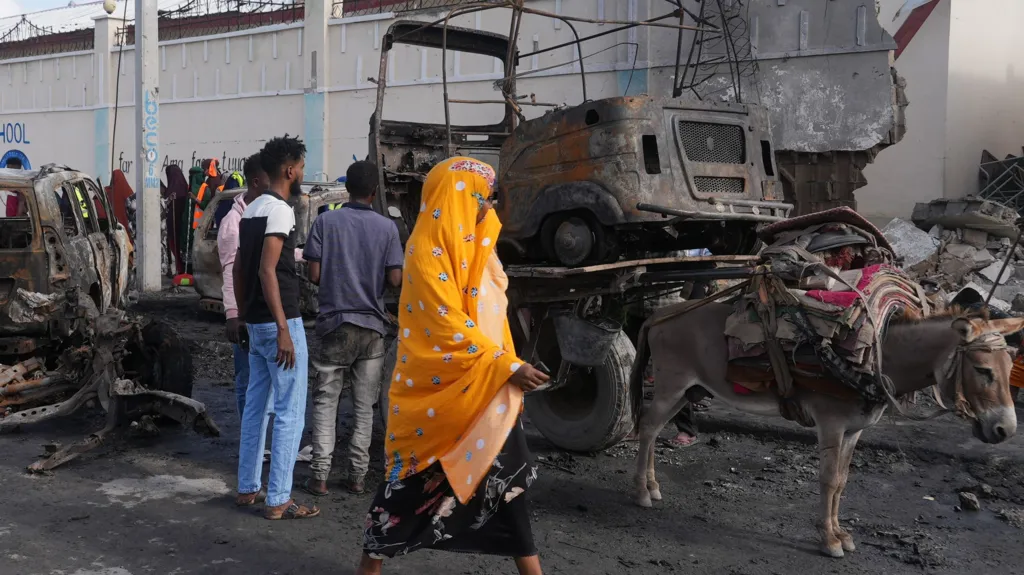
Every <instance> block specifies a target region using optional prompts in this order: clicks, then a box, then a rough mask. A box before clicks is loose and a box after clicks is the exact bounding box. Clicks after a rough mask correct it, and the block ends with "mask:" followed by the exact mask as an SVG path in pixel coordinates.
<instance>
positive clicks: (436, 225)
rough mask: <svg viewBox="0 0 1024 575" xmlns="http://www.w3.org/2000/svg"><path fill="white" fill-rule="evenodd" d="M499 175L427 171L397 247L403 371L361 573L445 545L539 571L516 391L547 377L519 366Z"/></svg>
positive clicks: (477, 169)
mask: <svg viewBox="0 0 1024 575" xmlns="http://www.w3.org/2000/svg"><path fill="white" fill-rule="evenodd" d="M493 186H494V170H493V169H492V168H491V167H490V166H488V165H487V164H484V163H482V162H478V161H476V160H473V159H470V158H452V159H450V160H447V161H445V162H442V163H440V164H438V165H437V166H435V167H434V169H432V170H431V171H430V173H429V174H428V175H427V179H426V181H425V182H424V184H423V197H422V201H423V203H422V205H421V206H420V215H419V217H418V218H417V221H416V226H415V228H414V229H413V232H412V235H411V236H410V237H409V241H408V243H407V247H406V263H405V272H406V275H405V281H404V285H403V286H402V297H401V301H400V303H399V318H398V319H399V329H398V331H399V334H398V335H399V344H398V362H397V363H396V364H395V372H394V374H393V375H392V380H391V391H390V394H389V398H390V400H389V405H390V410H391V412H390V414H389V417H388V424H387V435H386V437H385V440H384V441H385V452H386V460H385V469H386V473H387V477H386V478H385V481H384V482H383V483H382V484H381V486H380V488H379V489H378V490H377V495H376V497H375V498H374V501H373V503H372V504H371V506H370V511H369V513H368V514H367V516H366V530H365V532H364V542H363V556H362V560H361V562H360V565H359V570H358V571H357V573H359V574H360V575H370V574H376V573H380V569H381V565H382V563H383V559H384V558H385V557H394V556H395V555H398V554H403V555H404V554H406V553H409V552H411V551H415V550H417V549H424V548H428V549H441V550H448V551H459V552H469V553H484V554H490V555H502V556H506V557H513V558H515V561H516V566H517V567H518V568H519V572H520V573H521V574H528V575H539V574H540V573H541V568H540V560H539V558H538V556H537V549H536V547H535V546H534V542H533V534H532V531H531V530H530V519H529V514H528V510H527V503H526V498H525V496H524V492H525V491H526V489H527V488H529V487H530V485H531V484H532V483H533V481H534V479H536V477H537V470H536V468H535V467H534V466H533V465H532V461H531V458H530V454H529V451H528V449H527V446H526V438H525V435H524V433H523V430H522V425H521V423H520V421H519V414H520V412H521V411H522V405H523V391H524V390H525V391H529V390H531V389H534V388H536V387H537V386H539V385H541V384H542V383H544V382H546V381H547V380H548V377H547V376H546V375H545V374H543V373H541V372H540V371H539V370H537V369H534V368H533V367H532V366H531V365H529V364H527V363H525V362H523V361H522V360H520V359H519V358H517V357H516V356H515V350H514V349H513V346H512V338H511V334H510V332H509V327H508V320H507V316H506V310H507V307H508V300H507V299H506V297H505V289H506V287H507V285H508V279H507V277H506V276H505V273H504V271H503V270H502V267H501V262H500V261H498V258H497V255H496V254H495V253H494V244H495V241H496V240H497V238H498V231H499V230H500V229H501V224H500V223H499V222H498V218H497V216H496V215H495V214H494V212H493V211H492V210H491V205H490V202H489V198H490V195H491V189H492V187H493Z"/></svg>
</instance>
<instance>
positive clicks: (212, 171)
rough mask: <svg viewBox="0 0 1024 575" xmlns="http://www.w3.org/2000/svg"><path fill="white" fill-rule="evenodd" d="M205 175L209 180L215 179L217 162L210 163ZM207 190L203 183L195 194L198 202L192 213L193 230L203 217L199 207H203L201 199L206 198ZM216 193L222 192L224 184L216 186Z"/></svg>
mask: <svg viewBox="0 0 1024 575" xmlns="http://www.w3.org/2000/svg"><path fill="white" fill-rule="evenodd" d="M206 175H207V176H209V177H211V178H215V177H217V162H216V161H212V162H210V169H209V171H207V172H206ZM207 188H209V185H208V184H207V183H206V182H203V185H201V186H199V193H197V194H196V197H197V198H199V201H197V202H196V208H195V210H193V211H192V229H193V230H194V229H196V228H198V227H199V219H200V218H202V217H203V208H202V207H201V206H202V205H203V198H204V197H206V189H207ZM217 191H218V192H223V191H224V184H221V185H219V186H217Z"/></svg>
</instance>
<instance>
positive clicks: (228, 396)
mask: <svg viewBox="0 0 1024 575" xmlns="http://www.w3.org/2000/svg"><path fill="white" fill-rule="evenodd" d="M195 301H196V298H195V296H193V295H190V294H185V295H181V296H162V297H161V298H159V299H157V300H147V301H145V302H143V303H142V305H141V306H140V308H139V309H140V310H142V311H143V312H145V313H146V314H148V315H153V316H157V317H161V318H163V319H167V320H169V321H171V322H172V323H173V324H174V325H175V326H176V327H177V329H178V330H179V331H180V332H181V333H182V334H183V335H184V336H186V337H188V338H190V339H191V340H193V349H194V353H195V356H196V357H195V359H196V364H195V367H196V377H197V385H196V390H195V396H196V397H197V399H200V400H202V401H204V402H206V404H207V406H208V408H209V409H210V412H211V413H212V415H213V417H214V418H215V419H216V420H217V422H218V423H219V424H220V425H221V427H222V430H223V431H224V434H223V436H222V437H220V438H218V439H204V438H200V437H198V436H195V435H193V434H190V433H186V432H184V431H181V430H178V429H174V428H172V427H168V428H164V429H163V430H162V432H161V435H160V437H157V438H151V437H139V436H135V435H133V434H132V433H131V431H130V430H129V431H126V432H125V433H123V434H122V435H120V436H119V437H117V438H115V439H114V440H112V441H111V442H110V444H109V445H107V446H105V447H103V448H101V449H99V450H97V451H96V452H94V453H91V454H88V455H86V456H83V457H81V458H80V459H79V460H76V461H74V462H72V463H70V464H68V465H67V466H65V467H62V468H59V469H58V470H57V471H56V472H55V473H54V474H53V475H49V476H32V475H28V474H27V473H25V471H24V469H25V466H26V465H28V464H29V463H31V462H32V461H33V460H34V459H35V458H36V457H37V456H38V455H39V454H40V453H41V452H42V445H43V444H44V443H46V442H48V441H53V440H57V441H62V442H64V443H69V442H72V441H75V440H77V439H80V438H81V437H82V436H84V435H86V434H88V433H89V432H90V431H93V430H95V429H98V428H99V427H101V426H102V416H101V414H100V413H98V412H95V411H94V412H88V413H83V414H81V415H79V416H76V417H72V418H70V419H68V420H65V421H62V422H59V423H58V422H53V423H48V424H43V425H39V426H36V427H33V428H30V429H29V428H26V429H23V430H22V431H21V432H20V433H15V434H7V435H3V436H0V453H2V454H3V456H2V457H0V494H2V495H0V575H8V574H10V575H56V574H60V575H145V574H191V573H218V574H234V573H238V574H252V573H261V574H264V573H265V574H271V573H274V574H290V573H294V574H309V573H332V574H335V573H337V574H347V573H352V572H353V570H352V566H353V565H354V563H355V561H356V559H357V557H358V554H359V549H360V540H361V529H362V524H363V520H364V517H365V513H366V510H367V506H368V505H369V501H370V497H371V496H370V495H364V496H358V497H357V496H351V495H348V494H345V493H342V492H341V491H340V490H337V489H336V492H335V493H332V494H331V495H329V496H328V497H326V498H324V499H322V500H319V501H318V504H320V505H321V507H322V508H323V516H322V517H320V518H317V519H313V520H309V521H298V522H269V521H266V520H264V519H262V518H261V517H260V516H258V515H257V514H255V513H254V512H252V511H243V510H239V509H237V508H235V507H234V506H233V500H232V494H233V492H234V488H235V469H236V465H237V446H236V442H237V437H238V426H237V417H236V416H235V413H234V403H233V401H234V400H233V395H232V393H233V392H232V390H231V388H230V378H231V356H230V348H229V347H228V346H226V345H224V344H223V343H217V341H218V340H219V339H220V338H221V333H222V328H221V326H220V325H219V324H217V323H215V322H214V321H210V320H209V318H205V317H203V316H201V315H200V314H198V313H197V312H196V311H195V307H194V305H195ZM343 412H344V413H343V414H342V418H343V425H342V426H341V427H340V428H339V433H340V434H341V435H342V440H344V439H345V438H347V434H348V431H349V428H348V421H349V414H348V406H347V405H346V406H344V408H343ZM1018 413H1019V416H1024V413H1021V412H1018ZM700 423H701V426H702V434H701V441H700V443H698V444H697V445H695V446H693V447H690V448H687V449H675V450H673V449H669V448H664V447H663V448H660V449H659V454H658V472H659V480H660V481H661V483H662V493H663V494H664V496H665V501H663V502H661V503H660V504H656V506H655V508H654V509H650V510H645V509H640V508H638V507H635V506H634V505H633V504H632V503H631V498H630V477H631V475H632V469H633V457H634V455H635V451H636V446H635V443H623V444H621V445H619V446H617V447H615V448H613V449H611V450H609V451H608V452H606V453H602V454H597V455H592V456H586V455H579V454H575V455H570V454H566V453H563V452H560V451H558V450H556V449H554V448H553V447H552V446H550V445H549V444H548V443H547V442H546V441H545V440H544V439H543V438H542V437H540V436H539V435H538V434H536V433H535V432H532V431H531V434H530V440H531V447H532V448H533V449H534V451H535V453H536V454H537V455H538V456H540V457H541V458H543V460H542V462H541V467H540V479H539V480H538V481H537V483H535V484H534V486H533V488H532V489H531V490H530V492H529V495H530V500H531V505H532V509H533V518H534V534H535V537H536V540H537V544H538V547H539V548H540V552H541V558H542V562H543V564H544V567H545V572H546V573H567V574H577V573H578V574H603V573H608V574H620V573H702V574H703V573H722V574H742V575H762V574H763V575H770V574H789V573H800V574H806V573H812V574H816V573H830V574H831V573H835V574H843V575H845V574H860V573H865V574H866V573H871V574H880V573H886V574H888V573H922V572H924V573H943V574H945V573H949V574H953V573H957V574H959V573H1020V572H1024V546H1022V545H1021V542H1022V541H1024V531H1022V528H1024V439H1021V438H1017V439H1014V440H1012V441H1011V442H1009V443H1007V444H1004V445H1000V446H985V445H982V444H980V443H978V442H976V441H975V440H974V439H973V438H972V437H971V434H970V430H969V428H968V426H967V425H966V424H965V423H963V422H960V421H958V420H956V419H954V418H944V419H940V420H936V421H931V422H927V423H923V424H922V423H912V422H908V421H897V422H893V421H891V420H886V422H885V423H884V424H882V425H880V426H879V427H877V428H875V429H872V430H869V431H867V432H866V433H865V436H864V438H863V439H862V441H861V447H860V448H859V449H858V452H857V454H856V456H855V458H854V469H853V470H852V473H851V479H850V484H849V486H848V487H847V490H846V496H845V497H844V500H843V507H842V512H841V519H842V521H843V523H844V525H847V526H849V529H850V531H851V532H852V533H853V535H854V537H855V538H856V540H857V543H858V550H857V551H856V552H855V553H852V554H849V555H848V556H847V557H846V558H845V559H841V560H834V559H828V558H825V557H823V556H821V555H819V553H818V551H817V534H816V532H815V530H814V528H813V517H814V513H815V510H816V507H817V501H818V485H817V477H816V473H817V455H816V452H815V449H814V446H813V436H812V435H811V434H810V433H808V432H807V431H806V430H803V429H800V428H798V427H796V426H794V425H792V424H789V423H786V422H783V421H781V420H771V419H759V418H751V417H749V416H746V415H742V414H738V413H736V412H732V411H727V410H724V409H722V408H721V407H718V406H715V407H713V409H712V411H711V412H710V413H708V414H707V415H705V416H702V417H701V420H700ZM378 435H379V431H378ZM666 437H667V432H666ZM374 451H375V453H377V452H379V443H377V444H375V446H374ZM380 465H381V461H380V459H379V457H378V458H376V459H375V460H374V462H373V466H375V467H376V468H379V467H380ZM306 474H307V469H306V467H305V465H304V464H299V465H298V466H297V467H296V477H297V478H298V479H301V478H304V477H305V476H306ZM378 477H379V476H378V475H376V474H373V475H372V476H371V486H372V487H375V486H376V483H377V479H378ZM332 487H335V488H336V485H332ZM962 490H970V491H972V492H975V493H977V494H978V495H979V497H980V501H981V510H980V511H975V512H971V511H957V510H956V509H955V508H956V506H957V505H958V492H959V491H962ZM296 497H297V498H298V499H300V500H309V499H310V497H308V496H305V495H304V494H301V492H300V491H299V490H298V489H296ZM385 568H386V572H389V573H410V574H412V573H416V574H433V573H438V574H440V573H445V574H448V573H451V574H461V573H465V574H478V573H479V574H484V573H487V574H491V573H514V572H515V568H514V565H513V564H512V563H511V561H509V560H504V559H498V558H492V557H480V556H471V555H460V554H445V553H439V552H433V551H422V552H417V553H414V554H412V555H409V556H407V557H402V558H398V559H395V560H393V561H390V562H388V563H386V564H385Z"/></svg>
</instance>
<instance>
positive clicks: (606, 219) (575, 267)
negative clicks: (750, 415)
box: [369, 21, 792, 451]
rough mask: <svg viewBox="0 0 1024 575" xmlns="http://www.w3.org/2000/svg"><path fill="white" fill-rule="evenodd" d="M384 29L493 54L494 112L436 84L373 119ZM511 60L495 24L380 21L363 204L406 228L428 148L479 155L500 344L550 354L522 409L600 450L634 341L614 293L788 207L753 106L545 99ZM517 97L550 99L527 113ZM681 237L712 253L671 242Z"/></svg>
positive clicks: (685, 264) (527, 102)
mask: <svg viewBox="0 0 1024 575" xmlns="http://www.w3.org/2000/svg"><path fill="white" fill-rule="evenodd" d="M400 44H408V45H412V46H418V47H423V48H432V49H440V50H441V52H442V54H444V53H446V52H447V51H449V50H451V51H453V52H462V53H463V54H471V55H483V56H485V57H490V58H493V59H496V60H498V61H500V62H502V63H503V64H504V66H503V69H504V70H505V78H504V79H503V81H500V82H498V83H496V85H495V89H496V90H497V91H499V92H500V93H501V95H502V96H501V98H500V99H499V100H498V102H500V103H501V104H504V116H503V118H502V119H501V121H500V122H498V123H496V124H491V125H479V124H474V125H467V124H464V123H459V122H458V120H457V118H458V115H457V114H454V113H449V110H448V108H449V106H451V105H455V104H459V105H473V104H475V103H478V102H472V101H468V100H463V99H455V98H450V97H448V96H447V88H445V90H444V93H445V96H444V99H443V102H444V104H445V110H446V118H447V119H449V121H448V122H446V123H444V124H427V123H422V122H407V121H396V120H393V119H385V118H386V114H385V110H386V108H387V106H386V97H385V96H386V90H387V79H388V78H389V74H388V68H387V67H388V63H389V60H390V59H391V58H390V56H389V52H391V51H392V50H394V49H395V47H396V46H398V45H400ZM517 59H518V55H517V53H516V52H515V44H514V43H513V42H510V41H509V39H508V38H507V37H505V36H501V35H498V34H492V33H487V32H481V31H478V30H468V29H462V28H457V27H453V26H444V25H443V24H434V25H431V24H425V23H423V22H414V21H399V22H396V23H394V24H393V25H392V26H391V27H390V29H389V30H388V33H387V34H386V35H385V37H384V41H383V44H382V55H381V68H380V72H379V76H378V79H377V80H376V81H377V85H378V92H377V108H376V110H375V113H374V115H373V117H372V119H371V125H370V138H369V140H370V143H369V145H370V149H369V157H370V158H371V159H373V160H375V161H376V162H377V164H378V167H379V178H380V182H379V185H380V189H381V190H383V191H384V192H385V193H382V194H378V195H377V197H376V202H377V206H376V209H377V210H378V211H379V212H380V213H382V214H386V213H389V212H391V211H394V210H396V209H397V210H398V211H399V212H400V213H401V215H402V218H401V220H399V221H398V222H397V223H398V224H399V228H400V230H402V229H403V228H404V234H405V235H406V236H407V234H408V231H409V230H411V229H412V226H413V225H414V223H415V218H416V216H417V214H418V213H419V211H420V203H421V201H420V191H421V186H422V183H423V181H424V179H425V177H426V174H427V172H429V170H430V169H431V168H432V167H433V166H434V165H435V164H436V163H438V162H440V161H442V160H444V159H445V158H448V157H451V156H455V155H466V156H473V157H477V158H479V159H481V160H484V161H488V162H489V163H491V164H493V165H494V166H495V169H496V171H497V174H498V180H497V182H496V190H495V197H494V199H495V210H496V211H497V213H498V216H499V218H500V219H501V220H502V224H503V228H502V233H501V235H500V236H499V238H498V244H497V247H498V252H499V255H500V257H501V258H502V260H503V261H504V262H505V263H506V264H507V272H508V275H509V282H510V283H509V291H508V293H509V300H510V309H509V313H510V324H511V328H512V333H513V337H514V339H515V340H516V348H517V351H518V352H519V353H520V355H521V356H522V357H523V358H525V359H527V360H528V361H531V362H537V361H543V362H544V364H546V365H548V366H551V368H552V369H555V368H557V373H555V374H553V376H554V377H553V378H552V383H551V385H550V386H549V387H548V388H547V389H545V390H544V391H542V392H536V393H532V394H529V395H528V396H527V399H526V404H527V414H528V416H529V418H530V420H531V422H532V423H533V424H534V425H535V426H536V427H537V428H538V429H539V430H540V431H541V433H543V434H544V435H545V437H547V438H548V439H549V440H550V441H551V442H552V443H554V444H555V445H558V446H559V447H562V448H566V449H572V450H578V451H595V450H600V449H604V448H606V447H609V446H611V445H614V444H615V443H617V442H618V441H620V440H621V439H622V438H623V437H624V436H625V435H626V433H628V432H629V430H630V429H631V428H632V425H633V420H632V415H631V412H630V410H629V407H628V406H629V397H628V378H629V369H630V366H631V364H632V361H633V356H634V353H635V352H634V347H633V344H632V342H631V341H630V338H629V337H628V336H627V335H626V332H625V331H623V330H622V329H621V327H622V325H621V317H620V316H621V315H622V312H623V309H624V307H625V306H627V305H629V302H630V301H631V300H635V299H636V298H640V299H643V298H645V297H656V296H657V295H658V294H663V293H672V292H676V291H678V290H680V289H684V288H685V287H686V286H687V285H689V284H690V283H691V281H692V280H693V279H697V278H700V277H703V275H704V274H707V273H708V272H709V271H710V272H714V271H715V270H708V268H711V267H714V266H715V265H716V264H718V263H723V264H742V263H744V262H748V261H752V259H753V258H752V256H750V255H749V254H752V253H754V252H756V249H757V244H756V242H757V235H756V228H757V226H758V225H759V224H761V223H765V222H774V221H779V220H781V219H784V218H785V217H786V216H787V214H788V213H789V211H790V210H791V209H792V206H791V205H789V204H786V203H784V202H781V201H779V197H780V188H779V185H778V180H777V178H776V177H775V173H776V170H775V164H774V154H773V150H772V144H771V136H770V133H769V130H768V122H767V119H766V116H765V115H764V113H763V111H762V110H761V109H759V108H758V107H757V106H752V105H746V104H735V103H724V102H702V101H699V100H695V99H689V98H657V97H650V96H627V97H611V98H604V99H598V100H587V99H586V98H584V100H585V101H584V103H583V104H580V105H577V106H550V105H547V104H544V103H543V102H537V101H535V99H534V98H531V97H529V96H527V97H525V98H524V97H519V96H516V95H515V94H516V92H515V68H516V62H517ZM583 81H584V82H585V79H584V80H583ZM584 93H585V90H584ZM531 105H537V106H544V107H547V108H550V109H549V110H548V111H547V112H546V113H545V114H543V115H540V116H539V117H534V118H532V119H527V118H526V117H525V114H524V113H523V108H525V107H528V106H531ZM690 248H710V249H711V251H712V253H714V254H715V255H714V256H696V257H687V256H680V255H679V251H680V250H686V249H690ZM612 325H615V326H617V327H609V326H612ZM585 332H589V333H591V334H596V339H599V340H600V341H601V345H596V346H594V347H593V349H590V350H586V351H587V352H586V353H583V354H580V353H576V352H579V351H580V350H578V349H576V350H574V349H570V347H572V346H571V344H570V343H567V342H570V341H571V340H572V339H574V337H575V335H578V334H582V333H585ZM574 334H575V335H574ZM567 346H568V347H567ZM576 347H578V346H576Z"/></svg>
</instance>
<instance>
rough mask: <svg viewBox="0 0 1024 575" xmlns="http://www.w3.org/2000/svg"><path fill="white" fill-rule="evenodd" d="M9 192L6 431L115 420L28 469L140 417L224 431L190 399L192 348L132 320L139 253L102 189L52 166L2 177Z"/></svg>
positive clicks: (52, 462) (1, 337)
mask: <svg viewBox="0 0 1024 575" xmlns="http://www.w3.org/2000/svg"><path fill="white" fill-rule="evenodd" d="M0 193H2V194H3V196H4V203H5V204H6V206H7V208H8V209H7V211H6V214H5V215H6V217H3V218H0V282H3V283H2V285H3V287H2V288H0V431H6V430H10V429H14V428H19V427H23V426H29V425H32V424H36V423H40V422H43V421H46V420H50V419H54V418H59V417H63V416H66V415H68V414H71V413H73V412H75V411H77V410H78V409H80V408H83V407H86V406H90V405H97V406H99V407H101V408H102V409H103V410H105V411H106V413H107V421H106V425H105V426H104V427H103V428H102V429H101V430H99V431H97V432H96V433H93V434H91V435H90V436H89V437H88V438H86V439H85V440H83V441H82V442H79V443H75V444H73V445H70V446H67V447H63V448H54V449H53V450H52V452H51V453H50V455H49V456H48V457H46V458H44V459H41V460H40V461H37V462H36V463H34V464H32V465H31V466H30V467H29V469H30V470H31V471H46V470H49V469H52V468H54V467H56V466H57V465H60V464H62V463H64V462H66V461H69V460H70V459H73V458H74V457H76V456H78V455H79V454H81V453H83V452H85V451H87V450H89V449H93V448H95V447H97V446H98V445H100V444H101V443H102V442H103V440H104V438H105V437H107V436H108V435H109V434H110V433H111V432H113V431H114V430H115V429H116V428H118V426H119V425H120V424H123V423H127V422H128V421H132V420H136V419H137V418H138V419H141V418H152V417H159V416H162V417H167V418H170V419H174V420H176V421H178V422H180V423H182V424H184V425H185V426H187V427H190V428H192V429H194V430H196V431H199V432H201V433H204V434H207V435H217V434H219V431H218V429H217V426H216V424H215V423H214V422H213V421H212V420H211V419H210V418H209V417H208V416H207V414H206V409H205V406H203V404H201V403H199V402H197V401H194V400H193V399H191V397H190V396H191V393H192V364H191V355H190V353H189V350H188V347H187V346H186V345H185V344H184V342H182V341H181V340H180V338H179V337H178V336H177V334H176V333H174V331H173V330H172V329H170V328H169V327H167V326H165V325H162V324H159V323H150V324H147V325H142V324H141V323H140V322H139V321H132V320H129V319H128V318H127V316H126V312H125V311H124V310H125V304H126V302H127V298H128V293H129V290H130V289H131V272H132V269H133V267H134V262H133V250H132V244H131V241H130V239H129V237H128V233H127V231H126V230H125V229H124V227H122V226H121V225H120V224H119V223H118V222H117V220H116V219H115V218H114V217H113V213H114V212H113V210H112V209H111V205H110V203H109V200H108V198H107V196H106V194H104V193H103V192H102V191H101V189H100V187H99V185H98V184H97V183H96V182H95V181H93V180H91V179H90V178H88V177H87V176H86V175H84V174H83V173H81V172H78V171H75V170H72V169H70V168H67V167H60V166H54V165H48V166H44V167H43V168H42V169H40V170H38V171H22V170H9V169H0Z"/></svg>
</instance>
